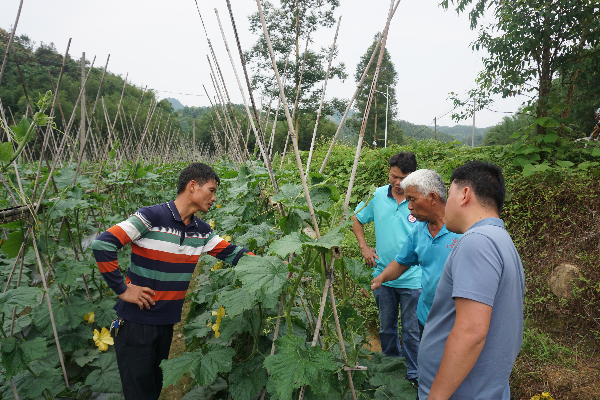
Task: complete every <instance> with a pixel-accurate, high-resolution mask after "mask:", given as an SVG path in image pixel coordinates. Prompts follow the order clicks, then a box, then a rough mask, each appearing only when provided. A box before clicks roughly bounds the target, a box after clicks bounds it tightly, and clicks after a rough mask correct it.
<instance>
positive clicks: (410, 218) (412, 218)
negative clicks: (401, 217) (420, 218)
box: [406, 214, 417, 224]
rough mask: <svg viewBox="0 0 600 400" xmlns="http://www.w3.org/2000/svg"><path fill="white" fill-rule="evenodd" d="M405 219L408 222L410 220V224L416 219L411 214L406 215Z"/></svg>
mask: <svg viewBox="0 0 600 400" xmlns="http://www.w3.org/2000/svg"><path fill="white" fill-rule="evenodd" d="M406 219H407V220H408V222H410V223H411V224H414V223H415V222H417V219H416V218H415V217H414V216H413V215H412V214H411V215H409V216H408V217H406Z"/></svg>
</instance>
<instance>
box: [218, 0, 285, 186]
mask: <svg viewBox="0 0 600 400" xmlns="http://www.w3.org/2000/svg"><path fill="white" fill-rule="evenodd" d="M227 8H228V9H229V17H230V19H231V25H232V26H233V33H234V35H235V40H236V43H237V46H238V52H239V53H240V60H241V62H242V69H243V70H244V75H245V77H246V83H247V86H248V96H249V97H250V101H251V102H252V107H253V108H254V114H255V115H256V106H255V105H254V96H253V95H252V87H251V86H250V80H249V79H248V71H247V70H246V60H245V59H244V53H243V52H242V47H241V45H240V38H239V36H238V32H237V28H236V25H235V19H234V18H233V11H232V9H231V2H230V0H227ZM217 20H218V21H219V27H220V29H221V35H222V36H223V42H224V43H225V49H226V50H227V54H228V55H229V61H230V62H231V67H232V68H233V72H234V74H235V79H236V80H237V83H238V87H239V89H240V93H241V95H242V100H243V101H244V106H245V107H246V113H247V114H248V121H249V122H250V124H251V125H252V131H253V132H254V137H255V138H256V143H257V144H258V149H259V150H260V154H261V156H262V158H263V160H264V161H265V166H266V167H267V172H268V173H269V179H270V180H271V185H272V186H273V191H274V192H275V194H277V193H278V192H279V188H278V187H277V181H276V180H275V174H274V173H273V166H272V165H271V159H270V158H269V157H268V156H267V151H266V148H265V143H264V141H263V140H262V139H261V134H260V132H259V131H257V128H256V126H255V124H254V120H253V119H252V115H251V114H250V108H249V107H248V102H247V101H246V95H245V94H244V89H243V88H242V83H241V82H240V77H239V76H238V73H237V68H236V67H235V63H234V62H233V57H232V55H231V51H229V45H228V44H227V39H225V33H224V32H223V26H222V25H221V20H220V19H219V18H218V15H217ZM259 122H260V120H259V119H258V118H257V119H256V123H259ZM258 129H259V130H260V126H259V127H258Z"/></svg>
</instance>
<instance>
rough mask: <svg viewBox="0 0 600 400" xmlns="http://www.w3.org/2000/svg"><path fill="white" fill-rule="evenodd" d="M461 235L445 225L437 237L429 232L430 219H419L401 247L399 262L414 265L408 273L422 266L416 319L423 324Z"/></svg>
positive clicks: (398, 256)
mask: <svg viewBox="0 0 600 400" xmlns="http://www.w3.org/2000/svg"><path fill="white" fill-rule="evenodd" d="M461 236H462V235H459V234H458V233H453V232H450V231H449V230H448V229H446V225H445V224H444V226H442V229H440V231H439V232H438V234H437V235H435V238H434V237H432V236H431V233H430V232H429V226H428V223H427V222H417V225H416V226H415V228H414V229H413V230H412V232H411V233H410V234H409V235H408V238H407V239H406V241H405V242H404V245H403V246H402V249H401V250H400V252H398V254H397V255H396V261H397V262H398V263H399V264H402V265H407V266H409V267H411V268H409V269H408V271H406V272H405V274H406V273H408V272H409V271H410V270H411V269H413V268H415V267H414V266H415V265H420V267H421V274H422V276H421V287H422V288H423V291H422V292H421V296H420V297H419V303H418V304H417V318H419V322H421V324H422V325H425V322H426V321H427V316H428V315H429V310H431V305H432V304H433V298H434V296H435V290H436V289H437V285H438V282H439V280H440V276H442V271H443V270H444V264H445V263H446V259H447V258H448V255H450V252H451V251H452V249H453V248H454V246H455V245H456V243H457V242H458V239H460V237H461Z"/></svg>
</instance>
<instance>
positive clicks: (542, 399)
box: [531, 392, 554, 400]
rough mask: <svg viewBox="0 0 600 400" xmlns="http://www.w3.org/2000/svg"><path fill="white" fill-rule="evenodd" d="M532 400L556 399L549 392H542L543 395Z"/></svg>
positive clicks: (538, 395) (537, 395)
mask: <svg viewBox="0 0 600 400" xmlns="http://www.w3.org/2000/svg"><path fill="white" fill-rule="evenodd" d="M531 400H554V397H552V396H551V395H550V393H549V392H542V394H536V395H535V396H533V397H532V398H531Z"/></svg>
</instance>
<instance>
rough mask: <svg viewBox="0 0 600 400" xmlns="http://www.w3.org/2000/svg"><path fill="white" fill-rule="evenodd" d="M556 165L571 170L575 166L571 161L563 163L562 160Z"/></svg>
mask: <svg viewBox="0 0 600 400" xmlns="http://www.w3.org/2000/svg"><path fill="white" fill-rule="evenodd" d="M556 164H557V165H558V166H560V167H561V168H571V167H572V166H573V165H575V164H573V163H572V162H571V161H561V160H558V161H556Z"/></svg>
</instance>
